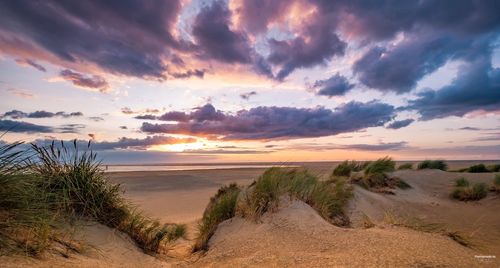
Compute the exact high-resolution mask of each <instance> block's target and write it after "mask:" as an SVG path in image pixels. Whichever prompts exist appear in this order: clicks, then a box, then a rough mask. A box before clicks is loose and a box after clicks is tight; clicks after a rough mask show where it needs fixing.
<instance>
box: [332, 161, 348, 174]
mask: <svg viewBox="0 0 500 268" xmlns="http://www.w3.org/2000/svg"><path fill="white" fill-rule="evenodd" d="M352 170H353V167H352V164H351V162H350V161H348V160H345V161H344V162H342V163H340V164H339V165H338V166H336V167H335V169H334V170H333V172H332V176H345V177H349V176H351V171H352Z"/></svg>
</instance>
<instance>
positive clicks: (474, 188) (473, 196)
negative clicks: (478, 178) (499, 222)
mask: <svg viewBox="0 0 500 268" xmlns="http://www.w3.org/2000/svg"><path fill="white" fill-rule="evenodd" d="M456 184H457V185H458V184H459V183H458V182H457V183H456ZM460 184H462V185H465V184H467V185H466V186H457V187H455V189H454V190H453V192H452V193H451V197H452V198H454V199H457V200H459V201H477V200H481V199H483V198H485V197H486V196H487V195H488V186H487V185H486V183H474V184H473V185H469V184H468V183H460Z"/></svg>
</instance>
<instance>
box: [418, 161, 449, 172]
mask: <svg viewBox="0 0 500 268" xmlns="http://www.w3.org/2000/svg"><path fill="white" fill-rule="evenodd" d="M417 169H440V170H444V171H446V170H447V169H448V165H447V164H446V162H444V161H443V160H425V161H422V162H420V163H419V164H418V166H417Z"/></svg>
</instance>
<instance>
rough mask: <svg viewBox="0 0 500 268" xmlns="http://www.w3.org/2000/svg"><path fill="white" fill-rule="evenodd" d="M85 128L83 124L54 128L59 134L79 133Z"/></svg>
mask: <svg viewBox="0 0 500 268" xmlns="http://www.w3.org/2000/svg"><path fill="white" fill-rule="evenodd" d="M85 127H86V126H85V125H84V124H65V125H62V126H60V127H58V128H56V130H57V132H59V133H79V132H80V130H81V129H84V128H85Z"/></svg>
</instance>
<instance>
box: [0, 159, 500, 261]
mask: <svg viewBox="0 0 500 268" xmlns="http://www.w3.org/2000/svg"><path fill="white" fill-rule="evenodd" d="M313 170H314V169H313ZM262 171H263V170H260V169H241V170H211V171H207V170H203V171H172V172H165V171H161V172H123V173H112V174H111V177H112V180H113V181H114V182H119V183H121V184H122V185H123V186H124V188H125V190H126V192H125V194H126V196H127V197H128V198H130V199H132V201H134V202H136V203H137V204H139V206H140V207H141V209H144V210H145V211H146V212H147V213H148V214H149V215H151V216H154V217H157V218H160V219H161V220H162V221H163V222H174V221H175V222H183V223H188V226H189V229H188V237H187V238H188V240H183V239H181V240H180V241H177V242H175V244H172V245H171V248H170V250H169V251H168V252H165V254H161V255H160V256H156V257H153V256H149V255H146V254H144V253H142V252H141V251H140V249H139V248H137V247H136V246H135V245H134V244H133V242H132V241H131V240H130V239H128V238H127V237H126V236H125V235H122V234H120V233H118V232H115V231H112V230H111V229H109V228H107V227H104V226H102V225H92V226H87V227H85V228H83V230H81V236H80V237H81V238H82V239H84V240H85V241H86V242H87V243H88V248H90V249H89V250H88V251H86V252H84V253H83V254H70V256H69V258H64V257H62V256H61V255H60V254H53V255H52V256H49V257H48V258H45V259H44V260H41V261H40V260H33V259H28V258H6V257H2V258H0V262H1V263H2V267H25V266H38V267H53V266H58V267H146V266H147V267H170V266H180V267H188V266H198V267H237V266H238V267H239V266H250V267H259V266H280V267H285V266H303V267H306V266H307V267H320V266H321V267H324V266H333V267H335V266H337V267H478V266H479V267H499V265H500V262H499V261H498V258H499V257H498V256H500V213H498V211H500V200H499V199H500V197H499V196H498V195H495V194H493V193H490V194H489V195H488V197H487V198H485V199H483V200H480V201H477V202H459V201H454V200H452V199H450V198H449V193H450V192H451V190H452V185H453V181H454V179H455V178H457V177H458V176H465V177H467V178H468V179H469V180H470V181H471V182H486V183H491V180H492V178H493V175H492V174H491V173H486V174H467V173H465V174H459V173H452V172H443V171H438V170H421V171H397V172H395V173H394V175H395V176H398V177H400V178H402V179H403V180H405V181H406V182H407V183H409V184H410V185H411V186H412V189H408V190H396V191H395V195H386V194H380V193H374V192H370V191H367V190H365V189H362V188H360V187H357V186H355V190H354V197H353V198H352V199H351V201H350V203H349V205H348V208H347V214H348V215H349V217H350V218H351V222H352V227H351V228H339V227H335V226H333V225H331V224H329V223H328V222H326V221H325V220H324V219H323V218H321V217H320V216H319V215H318V214H317V213H316V211H314V210H313V209H312V208H310V207H309V206H308V205H306V204H304V203H302V202H299V201H294V200H288V199H287V200H288V201H287V202H282V204H281V206H280V209H279V210H278V211H277V212H276V213H267V214H265V215H264V216H263V217H262V218H261V220H262V222H259V223H255V222H251V221H248V220H246V219H242V218H238V217H236V218H233V219H230V220H228V221H226V222H224V223H222V224H221V225H219V228H218V229H217V231H216V233H215V235H214V236H213V237H212V238H211V240H210V242H209V250H208V251H207V252H206V253H204V254H200V253H197V254H194V255H192V254H190V246H191V245H192V241H190V239H192V238H193V237H194V234H195V233H196V229H195V228H196V221H197V220H198V219H199V218H200V217H201V215H202V213H203V210H204V208H205V206H206V205H207V202H208V200H209V198H210V197H211V196H212V195H213V194H214V193H215V192H216V191H217V189H218V188H219V187H220V186H221V185H224V184H228V183H230V182H233V181H236V182H238V183H239V184H248V183H250V182H251V181H252V180H253V179H255V178H256V177H257V176H258V175H259V174H261V173H262ZM316 171H317V174H320V175H321V174H328V173H329V172H330V170H328V169H324V167H322V166H320V167H318V168H317V169H316ZM387 213H390V215H393V216H394V217H397V218H400V219H410V218H419V219H420V220H421V221H422V222H425V223H435V224H439V226H441V227H442V228H445V229H446V230H449V231H453V232H459V233H460V234H461V235H463V236H464V237H466V238H467V239H468V241H470V242H471V243H472V248H469V247H465V246H463V245H460V244H459V243H457V242H456V241H454V240H452V239H451V238H450V237H448V236H446V235H444V234H442V233H439V232H436V233H428V232H422V231H416V230H413V229H409V228H405V227H398V226H393V225H391V224H389V223H388V222H387V220H386V215H387ZM363 215H367V216H368V217H369V218H370V219H371V221H373V223H374V224H375V227H373V228H369V229H365V228H364V227H363V223H364V217H365V216H363ZM476 255H494V256H497V259H493V260H492V259H489V260H488V261H486V260H480V259H478V258H475V256H476ZM6 263H9V265H8V266H6V265H4V264H6Z"/></svg>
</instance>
